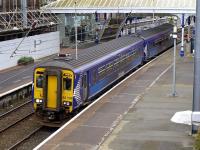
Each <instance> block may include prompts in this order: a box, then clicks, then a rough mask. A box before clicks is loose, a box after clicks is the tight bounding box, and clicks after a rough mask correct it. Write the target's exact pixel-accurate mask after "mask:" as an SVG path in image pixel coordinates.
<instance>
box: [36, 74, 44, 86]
mask: <svg viewBox="0 0 200 150" xmlns="http://www.w3.org/2000/svg"><path fill="white" fill-rule="evenodd" d="M43 81H44V77H43V76H42V75H39V76H37V77H36V87H37V88H43Z"/></svg>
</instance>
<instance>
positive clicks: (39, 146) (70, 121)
mask: <svg viewBox="0 0 200 150" xmlns="http://www.w3.org/2000/svg"><path fill="white" fill-rule="evenodd" d="M167 52H169V51H166V52H164V53H163V54H161V55H160V56H158V57H156V58H155V59H153V60H151V61H150V62H148V63H146V64H145V65H144V66H142V67H141V68H139V69H138V70H136V71H135V72H134V73H132V74H130V75H129V76H128V77H127V78H125V79H123V80H122V81H121V82H119V83H118V84H117V85H115V86H114V87H113V88H111V89H110V90H109V91H107V92H106V93H104V94H103V95H101V96H100V97H99V98H98V99H97V100H95V101H94V102H93V103H92V104H90V105H89V106H88V107H86V108H85V109H84V110H83V111H81V112H80V113H79V114H77V115H76V116H74V117H73V118H72V119H71V120H69V121H68V122H67V123H66V124H64V125H63V126H62V127H60V128H59V129H58V130H57V131H56V132H54V133H53V134H51V135H50V136H49V137H48V138H46V139H45V140H44V141H43V142H41V143H40V144H39V145H38V146H36V147H35V148H34V149H33V150H38V149H39V148H41V147H42V146H43V145H44V144H45V143H46V142H48V141H49V140H51V139H52V138H53V137H54V136H56V135H57V134H58V133H59V132H61V131H62V130H63V129H64V128H65V127H67V126H68V125H69V124H70V123H72V122H73V121H74V120H76V119H77V118H78V117H79V116H81V115H82V114H83V113H84V112H86V111H87V110H88V109H89V108H91V107H92V106H93V105H95V104H96V103H97V102H98V101H99V100H101V99H102V98H103V97H104V96H106V95H107V94H108V93H110V92H111V91H112V90H114V89H115V88H116V87H118V86H119V85H121V84H122V83H123V82H125V81H126V80H128V79H129V78H131V77H132V76H133V75H135V74H136V73H137V72H139V71H140V70H142V69H143V68H145V67H146V66H148V65H149V64H150V63H152V62H154V61H156V60H157V59H158V58H160V57H162V56H163V55H165V54H166V53H167Z"/></svg>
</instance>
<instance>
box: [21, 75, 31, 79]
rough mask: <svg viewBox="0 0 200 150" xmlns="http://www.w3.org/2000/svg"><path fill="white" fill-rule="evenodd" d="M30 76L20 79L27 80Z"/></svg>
mask: <svg viewBox="0 0 200 150" xmlns="http://www.w3.org/2000/svg"><path fill="white" fill-rule="evenodd" d="M30 77H31V76H25V77H23V78H22V79H28V78H30Z"/></svg>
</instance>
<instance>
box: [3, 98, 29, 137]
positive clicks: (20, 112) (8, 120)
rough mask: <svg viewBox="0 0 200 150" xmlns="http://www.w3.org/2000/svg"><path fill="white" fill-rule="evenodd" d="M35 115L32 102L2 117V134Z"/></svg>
mask: <svg viewBox="0 0 200 150" xmlns="http://www.w3.org/2000/svg"><path fill="white" fill-rule="evenodd" d="M32 114H33V110H32V109H31V101H28V102H25V103H23V104H21V105H20V106H18V107H16V108H14V109H12V110H10V111H8V112H6V113H4V114H2V115H0V134H1V133H2V132H4V131H6V130H7V129H9V128H11V127H12V126H14V125H16V124H17V123H19V122H20V121H22V120H24V119H26V118H28V117H29V116H31V115H32Z"/></svg>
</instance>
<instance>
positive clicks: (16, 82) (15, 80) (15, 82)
mask: <svg viewBox="0 0 200 150" xmlns="http://www.w3.org/2000/svg"><path fill="white" fill-rule="evenodd" d="M20 81H21V80H15V81H13V83H17V82H20Z"/></svg>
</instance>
